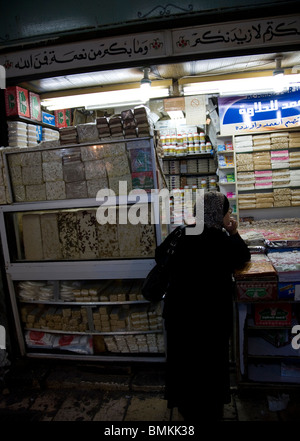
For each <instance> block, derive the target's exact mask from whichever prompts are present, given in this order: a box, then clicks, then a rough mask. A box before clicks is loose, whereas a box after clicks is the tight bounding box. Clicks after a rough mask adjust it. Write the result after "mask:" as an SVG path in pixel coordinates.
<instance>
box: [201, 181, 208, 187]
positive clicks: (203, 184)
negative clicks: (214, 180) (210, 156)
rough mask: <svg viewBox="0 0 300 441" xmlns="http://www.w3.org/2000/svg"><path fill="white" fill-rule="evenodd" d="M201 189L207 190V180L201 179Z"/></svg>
mask: <svg viewBox="0 0 300 441" xmlns="http://www.w3.org/2000/svg"><path fill="white" fill-rule="evenodd" d="M201 188H204V189H206V188H207V181H206V179H201Z"/></svg>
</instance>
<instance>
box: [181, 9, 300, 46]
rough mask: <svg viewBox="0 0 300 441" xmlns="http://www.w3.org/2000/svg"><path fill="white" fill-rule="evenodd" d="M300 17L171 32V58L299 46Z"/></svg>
mask: <svg viewBox="0 0 300 441" xmlns="http://www.w3.org/2000/svg"><path fill="white" fill-rule="evenodd" d="M299 36H300V17H299V16H287V17H284V16H283V17H281V18H278V17H276V18H271V19H270V18H269V19H261V20H256V21H253V22H251V23H249V21H241V22H232V23H221V24H218V25H212V26H201V27H194V28H183V29H178V30H175V31H173V51H174V54H189V53H198V52H208V51H210V52H213V51H219V50H226V49H231V50H232V49H241V48H243V47H259V46H260V45H261V44H266V45H268V46H270V45H274V44H278V43H281V42H285V43H290V44H292V43H299Z"/></svg>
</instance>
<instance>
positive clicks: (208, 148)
mask: <svg viewBox="0 0 300 441" xmlns="http://www.w3.org/2000/svg"><path fill="white" fill-rule="evenodd" d="M205 146H206V152H207V153H210V151H211V143H210V142H207V143H206V144H205Z"/></svg>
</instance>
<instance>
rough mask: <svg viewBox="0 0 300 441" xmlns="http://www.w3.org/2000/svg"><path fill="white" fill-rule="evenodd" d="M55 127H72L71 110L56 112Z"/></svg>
mask: <svg viewBox="0 0 300 441" xmlns="http://www.w3.org/2000/svg"><path fill="white" fill-rule="evenodd" d="M54 116H55V126H56V127H59V128H60V127H70V126H71V124H72V112H71V109H62V110H55V111H54Z"/></svg>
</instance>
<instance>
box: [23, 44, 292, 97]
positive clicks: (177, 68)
mask: <svg viewBox="0 0 300 441" xmlns="http://www.w3.org/2000/svg"><path fill="white" fill-rule="evenodd" d="M278 57H281V67H282V68H283V69H284V70H285V73H291V71H292V69H294V72H295V73H299V71H300V52H295V51H291V52H281V53H276V52H272V53H267V54H256V55H244V56H234V57H225V58H215V59H204V60H199V61H198V60H196V61H195V60H193V61H185V62H181V63H175V64H157V65H154V64H152V65H149V66H147V67H149V68H150V73H149V78H150V79H151V80H152V81H154V80H162V79H173V81H174V84H175V88H174V95H175V96H176V95H178V91H176V82H177V81H178V80H182V79H184V78H185V79H188V78H198V79H200V81H201V80H202V81H211V80H212V79H214V78H215V79H216V78H217V76H220V78H218V79H230V78H231V77H232V75H235V76H238V77H241V78H242V77H245V76H252V75H253V76H260V75H264V74H266V73H267V72H269V74H271V75H272V71H273V70H274V69H275V67H276V61H275V60H276V58H278ZM144 67H145V66H141V67H128V68H123V69H113V70H101V71H97V72H90V73H78V74H70V75H61V76H55V77H51V78H41V79H35V80H32V81H27V82H23V83H20V85H22V86H23V87H25V88H27V89H29V90H32V91H34V92H36V93H39V94H41V96H42V97H43V96H44V97H47V96H51V95H53V94H55V92H58V91H60V93H62V94H64V93H65V94H66V95H68V94H70V93H72V94H74V92H75V93H76V91H78V92H80V91H81V93H82V90H83V89H84V90H87V89H88V88H91V89H93V88H97V87H99V86H101V87H109V86H110V85H114V86H116V85H118V84H119V85H124V84H130V83H135V82H140V81H141V79H142V78H143V75H144V74H143V68H144ZM295 69H296V71H295Z"/></svg>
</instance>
